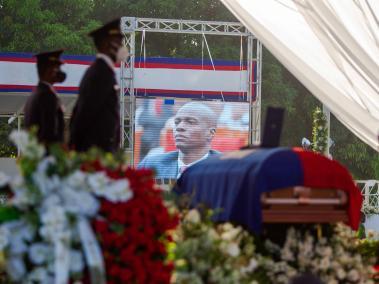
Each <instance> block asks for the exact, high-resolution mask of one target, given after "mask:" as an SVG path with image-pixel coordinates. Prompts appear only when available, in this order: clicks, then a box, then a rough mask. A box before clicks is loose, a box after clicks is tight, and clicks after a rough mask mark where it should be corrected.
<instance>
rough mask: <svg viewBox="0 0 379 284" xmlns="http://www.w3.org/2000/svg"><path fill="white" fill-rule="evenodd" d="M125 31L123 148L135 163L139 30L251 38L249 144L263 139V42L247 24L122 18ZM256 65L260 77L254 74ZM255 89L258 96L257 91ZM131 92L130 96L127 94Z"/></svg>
mask: <svg viewBox="0 0 379 284" xmlns="http://www.w3.org/2000/svg"><path fill="white" fill-rule="evenodd" d="M121 31H122V33H123V34H124V45H125V46H126V47H127V48H128V49H129V53H130V57H129V58H128V60H127V61H126V62H122V63H121V72H120V77H121V78H120V125H121V129H120V133H121V142H120V147H121V148H123V149H124V150H125V152H126V153H128V154H129V155H130V158H131V159H130V161H131V163H133V162H134V134H135V125H134V121H135V108H136V96H135V92H134V62H135V51H136V49H135V38H136V32H159V33H177V34H200V35H203V34H205V35H222V36H240V37H241V36H242V37H247V51H246V52H247V54H246V57H245V58H247V75H248V101H249V117H250V126H249V143H253V144H257V143H259V142H260V138H261V135H260V133H261V80H262V44H261V42H260V41H259V40H258V39H257V38H256V37H255V36H254V35H253V34H251V33H250V32H249V31H248V30H247V29H246V27H245V26H243V25H242V24H241V23H238V22H213V21H192V20H188V21H187V20H170V19H152V18H135V17H122V18H121ZM254 68H256V77H255V80H254V82H253V81H252V73H253V72H254ZM254 91H255V98H254V97H253V93H254ZM125 94H128V95H125Z"/></svg>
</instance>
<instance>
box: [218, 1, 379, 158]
mask: <svg viewBox="0 0 379 284" xmlns="http://www.w3.org/2000/svg"><path fill="white" fill-rule="evenodd" d="M221 1H222V2H223V3H224V4H225V6H226V7H227V8H228V9H229V10H230V11H232V12H233V13H234V15H235V16H236V17H237V18H238V19H239V20H240V21H241V22H242V23H243V24H244V25H245V26H246V27H247V28H248V29H249V30H250V31H251V32H252V33H254V35H256V36H257V37H258V39H259V40H260V41H261V42H262V43H263V44H264V45H265V46H266V48H267V49H269V50H270V51H271V52H272V53H273V54H274V56H275V57H277V58H278V60H280V61H281V62H282V64H283V65H284V66H286V68H287V69H288V70H289V71H290V72H292V73H293V74H294V75H295V76H296V77H297V78H298V79H299V80H300V81H301V82H302V83H303V84H304V85H305V86H306V87H307V88H308V89H309V90H310V91H311V92H312V93H313V94H314V96H316V97H317V98H318V99H319V100H320V101H321V102H322V103H323V104H325V105H326V106H327V107H328V108H329V109H330V110H331V112H332V113H333V114H334V115H335V116H336V117H337V118H338V119H339V120H340V121H341V122H342V123H343V124H344V125H345V126H346V127H347V128H348V129H350V130H351V131H352V132H353V133H354V134H355V135H357V136H358V137H359V138H360V139H361V140H363V141H364V142H365V143H367V144H368V145H370V146H371V147H373V148H374V149H375V150H376V151H379V138H378V136H379V1H377V0H343V1H341V0H328V1H326V0H221Z"/></svg>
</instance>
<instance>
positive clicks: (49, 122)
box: [24, 82, 64, 144]
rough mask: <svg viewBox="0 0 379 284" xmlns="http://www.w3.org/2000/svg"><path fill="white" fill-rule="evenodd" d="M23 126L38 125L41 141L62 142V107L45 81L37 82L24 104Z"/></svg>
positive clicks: (48, 142) (46, 142)
mask: <svg viewBox="0 0 379 284" xmlns="http://www.w3.org/2000/svg"><path fill="white" fill-rule="evenodd" d="M24 111H25V127H26V128H30V127H32V126H34V125H35V126H37V127H38V132H37V137H38V140H39V141H40V142H41V143H45V144H50V143H62V142H63V131H64V119H63V109H62V105H61V102H60V100H59V98H58V97H57V94H56V93H55V91H54V90H53V89H52V87H51V86H49V85H48V84H46V83H43V82H39V83H38V86H37V88H36V89H35V91H34V92H33V94H32V95H31V96H30V97H29V98H28V101H27V102H26V105H25V109H24Z"/></svg>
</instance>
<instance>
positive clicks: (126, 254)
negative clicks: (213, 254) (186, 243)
mask: <svg viewBox="0 0 379 284" xmlns="http://www.w3.org/2000/svg"><path fill="white" fill-rule="evenodd" d="M109 174H110V175H111V176H112V178H116V179H120V178H123V177H127V178H128V180H129V181H130V188H131V190H132V192H133V199H132V200H130V201H128V202H124V203H114V202H112V201H108V200H104V201H103V202H102V204H101V208H100V211H99V213H100V214H99V215H100V216H101V217H100V218H98V219H96V220H95V221H94V227H95V231H96V233H97V235H98V237H99V240H100V244H101V247H102V249H103V255H104V260H105V264H106V270H107V271H108V278H107V279H108V283H141V284H142V283H157V284H158V283H169V282H170V279H171V274H172V271H173V265H172V263H171V262H168V261H166V255H167V251H166V246H167V244H168V242H169V240H171V236H170V233H169V231H170V230H173V229H175V227H176V226H177V223H178V218H177V216H176V215H175V214H169V212H168V210H167V208H166V207H165V206H164V204H163V203H162V198H161V192H160V191H159V190H157V189H155V188H154V182H153V179H152V172H150V171H143V170H141V171H134V170H131V169H128V170H126V171H122V170H121V171H120V170H115V171H112V172H110V173H109ZM147 270H148V271H149V273H146V271H147Z"/></svg>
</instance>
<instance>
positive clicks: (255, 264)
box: [241, 258, 258, 274]
mask: <svg viewBox="0 0 379 284" xmlns="http://www.w3.org/2000/svg"><path fill="white" fill-rule="evenodd" d="M257 267H258V261H257V260H256V259H255V258H251V259H250V261H249V264H248V265H247V266H245V267H242V268H241V273H242V274H245V273H251V272H253V271H254V270H255V269H256V268H257Z"/></svg>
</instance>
